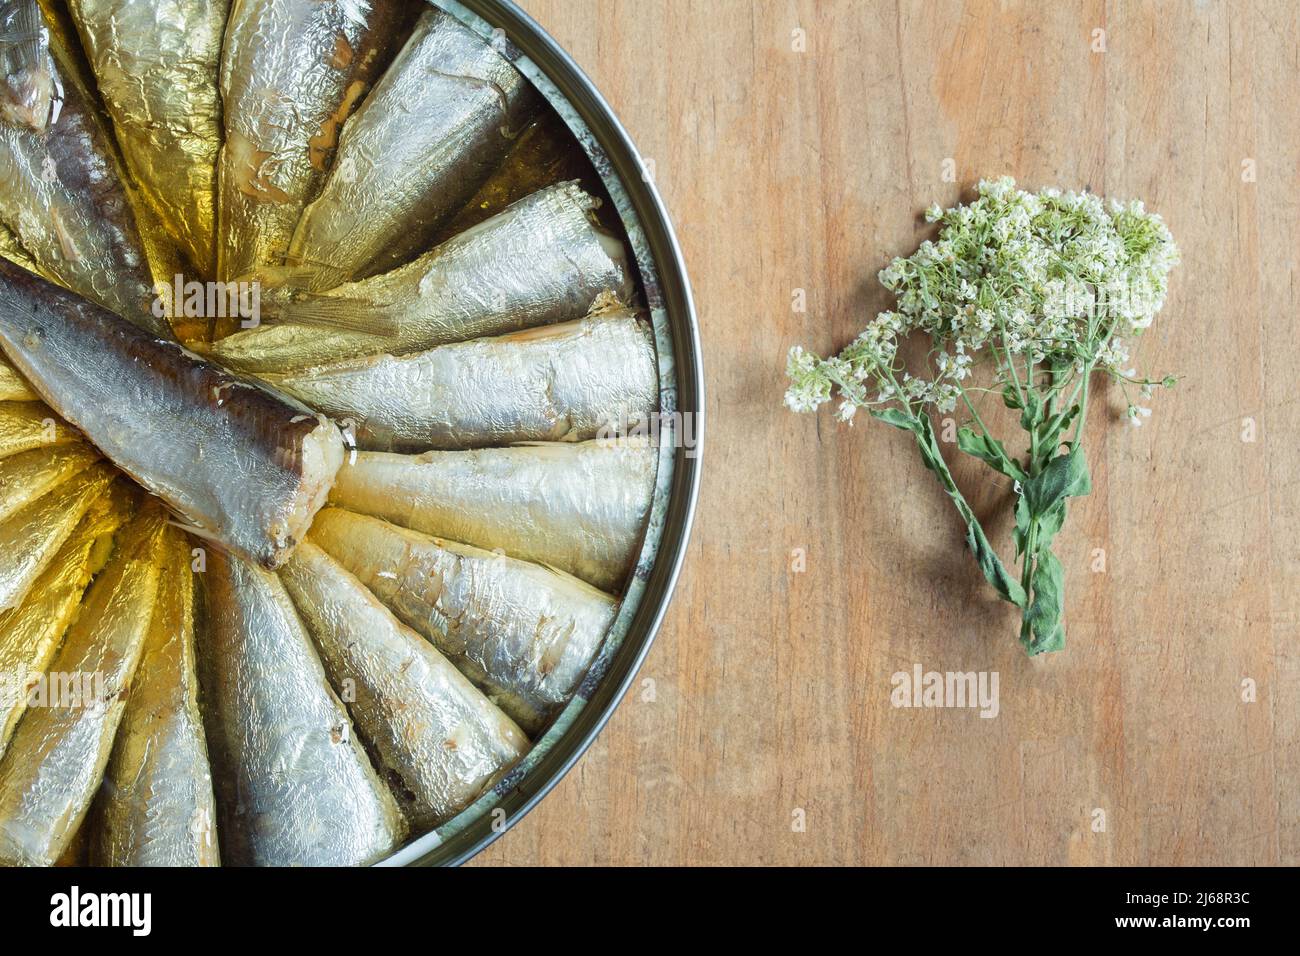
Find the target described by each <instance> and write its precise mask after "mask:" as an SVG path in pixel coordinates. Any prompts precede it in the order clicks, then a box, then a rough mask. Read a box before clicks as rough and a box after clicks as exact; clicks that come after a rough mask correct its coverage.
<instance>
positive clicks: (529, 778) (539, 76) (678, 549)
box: [382, 0, 704, 866]
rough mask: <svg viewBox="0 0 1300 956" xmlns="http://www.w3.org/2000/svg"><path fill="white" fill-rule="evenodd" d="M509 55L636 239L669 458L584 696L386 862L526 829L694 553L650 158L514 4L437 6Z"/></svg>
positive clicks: (640, 651)
mask: <svg viewBox="0 0 1300 956" xmlns="http://www.w3.org/2000/svg"><path fill="white" fill-rule="evenodd" d="M431 2H434V3H435V4H436V5H437V6H438V7H440V8H442V9H443V10H445V11H447V12H448V13H450V14H452V15H453V16H455V17H457V18H458V19H460V20H461V21H462V22H463V23H465V24H466V25H468V26H469V27H470V28H472V29H474V30H475V31H477V32H478V33H479V34H480V35H481V36H483V37H484V38H485V39H486V40H487V41H488V42H489V43H491V44H492V45H493V46H494V47H495V48H496V49H497V50H499V51H500V52H501V53H502V54H504V55H505V56H506V57H507V58H509V59H510V60H511V61H512V62H513V63H514V64H515V65H516V66H517V67H518V68H519V69H520V71H521V72H522V73H523V74H524V75H525V76H526V77H528V79H529V80H531V81H532V82H533V84H534V85H535V86H536V87H537V88H538V89H539V90H540V91H541V93H542V95H543V96H545V97H546V99H547V100H549V101H550V103H551V106H552V107H554V109H555V110H556V112H557V113H558V114H559V115H560V117H561V118H562V119H563V120H564V122H565V123H566V124H567V125H568V127H569V129H570V131H572V133H573V134H574V137H575V140H576V142H577V143H578V144H579V145H580V146H581V147H582V148H583V149H584V150H585V151H586V153H587V156H588V158H589V159H590V160H591V162H592V164H593V166H594V167H595V169H596V171H597V173H598V174H599V175H600V177H601V179H602V180H603V181H604V185H605V187H606V190H607V191H608V193H609V195H610V197H611V198H612V200H613V203H614V206H615V207H616V209H617V212H618V214H619V217H620V218H621V220H622V223H623V226H624V229H625V231H626V233H627V237H628V239H629V241H630V243H631V246H632V251H633V254H634V256H635V259H636V263H637V267H638V269H639V271H640V274H641V279H642V286H643V290H644V294H645V299H646V306H647V308H648V310H649V313H650V317H651V320H652V322H653V324H654V329H655V338H656V344H657V347H658V352H659V366H660V368H659V372H660V412H661V417H660V420H659V422H658V423H657V424H658V429H659V438H660V462H659V476H658V483H657V487H656V490H655V499H654V503H653V505H652V507H651V512H650V520H649V526H648V529H647V532H646V536H645V541H644V543H643V545H642V551H641V555H640V558H639V560H638V563H637V569H636V572H635V574H634V576H633V578H632V581H631V582H630V583H629V585H628V588H627V590H626V592H625V595H624V600H623V603H622V607H621V609H620V612H619V615H618V618H617V619H616V620H615V622H614V624H613V626H612V627H611V629H610V633H609V635H608V637H607V638H606V641H605V645H604V647H603V649H602V651H601V653H600V654H599V655H598V656H597V658H596V660H595V661H594V662H593V664H592V667H591V670H590V671H589V672H588V674H587V677H586V679H585V680H584V681H583V684H582V686H581V687H580V688H579V690H578V692H577V693H576V694H575V696H574V699H573V700H571V701H570V702H569V704H568V705H567V706H566V708H565V709H564V710H563V711H562V712H561V713H560V715H559V716H558V717H557V718H556V719H555V721H554V722H553V724H552V725H551V727H550V728H549V729H548V730H547V731H546V733H545V734H543V735H542V737H540V738H539V739H538V740H537V741H536V742H535V744H534V746H533V749H532V750H531V751H529V753H528V755H527V756H525V757H524V759H523V760H522V761H520V763H519V765H518V766H516V767H515V768H514V769H513V770H512V771H511V772H510V773H509V774H508V775H507V776H506V777H505V778H503V779H502V780H501V781H500V782H499V783H498V784H497V785H496V786H495V787H494V788H493V789H492V790H491V791H489V792H488V793H485V794H484V795H483V796H482V797H480V798H479V800H478V801H476V802H475V803H474V804H473V805H471V806H470V807H468V808H466V809H465V810H464V811H463V812H461V813H460V814H459V815H457V816H456V817H455V818H453V819H452V820H450V821H448V822H447V823H445V824H443V825H442V826H441V827H439V828H438V829H437V830H436V831H434V832H432V833H427V834H425V835H424V836H422V837H419V838H418V839H415V840H413V841H412V842H411V843H409V844H408V845H407V846H405V847H403V848H402V849H401V850H399V851H398V852H396V853H394V854H393V855H392V856H390V857H389V858H388V859H387V860H385V861H384V863H383V864H382V865H390V866H393V865H423V866H438V865H459V864H461V863H463V862H465V861H466V860H468V859H470V858H471V857H473V856H474V855H475V854H476V853H478V852H479V851H481V850H482V849H483V848H484V847H486V846H487V845H488V844H490V843H491V842H493V841H494V840H495V839H496V838H497V837H499V836H500V835H501V834H502V833H504V832H505V831H506V830H508V829H509V828H510V827H511V826H513V825H514V824H515V823H517V822H518V821H519V820H520V819H522V818H523V816H524V815H525V814H526V813H527V812H528V811H529V810H531V809H532V808H533V807H534V806H535V805H536V804H537V802H538V801H539V800H541V799H542V797H544V796H546V794H547V793H548V792H549V791H550V790H551V788H552V787H554V786H555V785H556V784H557V783H559V781H560V779H561V778H562V777H563V776H564V775H565V773H567V772H568V770H569V769H570V768H571V767H572V766H573V765H574V764H575V763H577V761H578V759H579V758H580V757H581V756H582V755H583V753H584V752H585V751H586V749H587V748H588V747H589V746H591V743H592V741H593V740H595V738H596V735H597V734H598V733H599V732H600V730H601V728H602V727H604V726H605V723H606V721H608V720H609V718H610V716H611V715H612V714H613V712H614V709H615V708H616V707H617V706H618V704H619V702H620V701H621V700H622V698H623V696H624V694H625V693H626V691H627V689H628V687H629V685H630V684H631V682H632V680H633V678H634V677H635V675H636V672H637V669H638V668H639V667H640V666H641V662H642V661H643V660H644V659H645V656H646V654H647V653H648V652H649V650H650V645H651V642H652V641H653V640H654V637H655V634H656V633H657V632H658V630H659V626H660V624H661V623H662V621H663V617H664V613H665V612H666V610H667V608H668V602H669V599H670V598H671V596H672V591H673V587H674V585H675V584H676V581H677V575H678V573H679V571H680V570H681V565H682V560H683V558H684V557H685V553H686V545H687V541H688V538H689V536H690V530H691V524H692V521H693V519H694V514H695V504H696V498H697V496H698V494H699V483H700V451H701V447H702V441H703V437H704V429H703V424H704V420H703V405H704V381H703V372H702V367H701V357H700V342H699V328H698V326H697V324H696V317H695V307H694V304H693V302H692V299H691V290H690V283H689V281H688V279H687V276H686V266H685V263H684V262H683V259H682V253H681V249H680V248H679V247H678V245H677V239H676V237H675V236H674V234H673V228H672V225H671V223H670V222H669V220H668V214H667V212H666V211H665V209H664V206H663V202H662V201H661V200H660V198H659V194H658V193H657V192H656V190H655V187H654V184H653V183H652V182H651V181H650V177H649V176H648V175H647V174H646V171H645V167H644V164H643V163H642V160H641V156H640V154H639V153H638V152H637V150H636V147H635V146H633V145H632V141H631V139H629V137H628V135H627V132H626V131H625V130H624V129H623V127H622V125H621V124H620V123H619V121H618V118H617V117H616V116H615V115H614V113H613V111H612V110H611V109H610V108H609V105H608V104H607V103H606V102H605V100H604V99H603V98H602V97H601V95H600V93H599V92H598V91H597V90H596V88H595V87H594V86H593V85H592V83H591V81H590V80H589V79H588V78H587V77H586V76H585V75H584V74H583V72H582V71H581V70H580V69H579V68H578V67H577V65H576V64H574V62H573V61H572V60H571V59H570V58H569V56H568V54H566V53H565V52H564V51H563V50H562V49H560V47H559V46H558V45H557V44H556V43H555V41H554V40H552V39H551V37H550V36H548V35H547V34H546V32H545V31H544V30H542V28H541V27H539V26H538V25H537V24H536V23H535V22H534V21H533V20H532V19H531V18H530V17H528V15H527V14H525V13H524V12H523V11H522V10H520V9H519V8H518V7H517V6H516V5H515V4H514V3H512V2H510V0H431Z"/></svg>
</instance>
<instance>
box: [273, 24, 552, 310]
mask: <svg viewBox="0 0 1300 956" xmlns="http://www.w3.org/2000/svg"><path fill="white" fill-rule="evenodd" d="M539 103H540V97H538V96H537V94H536V92H535V91H534V90H533V88H532V86H530V85H529V83H528V81H527V80H525V79H524V77H523V76H522V74H520V73H519V71H518V70H516V69H515V67H514V66H513V65H512V64H511V63H510V62H509V61H508V60H506V58H505V57H503V56H502V55H501V54H500V53H498V52H497V51H496V50H495V49H493V48H492V46H491V45H490V44H488V43H487V42H486V41H484V40H483V39H482V38H481V37H479V35H478V34H476V33H475V32H474V31H473V30H470V29H469V28H468V27H466V26H463V25H462V24H461V23H460V22H459V21H458V20H456V19H455V18H454V17H452V16H450V15H448V14H446V13H443V12H442V11H441V10H434V9H429V10H426V11H425V12H424V14H423V15H422V16H421V18H420V20H419V22H418V23H417V24H416V26H415V30H414V32H413V33H412V34H411V37H410V39H409V40H407V42H406V46H404V47H403V48H402V51H401V52H400V53H399V54H398V55H397V57H396V59H394V61H393V64H392V66H390V67H389V68H388V71H387V72H386V73H385V74H384V75H383V77H382V78H380V80H379V81H378V82H377V83H376V84H375V88H374V89H373V90H372V91H371V92H370V95H369V96H368V97H367V98H366V100H365V102H364V103H362V105H361V108H360V109H358V110H357V112H356V113H355V114H354V115H353V116H352V118H351V119H349V120H348V121H347V123H346V124H345V125H344V127H343V133H342V135H341V136H340V138H339V149H338V155H337V156H336V157H335V163H334V168H333V170H332V172H331V173H330V176H329V178H328V179H327V180H326V182H325V185H324V186H323V187H322V189H321V193H320V195H319V196H318V197H317V198H316V199H315V200H314V201H313V202H312V203H311V205H309V206H308V207H307V209H306V211H305V212H304V213H303V216H302V219H301V220H300V221H299V223H298V226H297V228H296V230H295V231H294V236H293V243H292V244H291V245H290V247H289V261H290V262H291V263H295V264H302V265H304V266H307V267H309V268H310V267H312V266H319V267H320V271H319V273H318V275H317V276H316V281H315V284H314V285H313V287H315V288H329V287H330V286H333V285H337V284H338V283H339V282H341V281H344V280H347V279H352V278H364V277H365V276H369V275H375V274H377V273H381V272H385V271H387V270H389V269H391V268H393V267H394V266H396V265H399V264H401V263H403V262H406V261H407V260H409V259H410V258H411V257H412V256H415V255H417V254H419V253H420V252H423V251H424V250H425V249H427V248H428V247H429V244H430V242H431V241H432V239H433V236H434V233H435V232H436V231H437V229H438V227H439V226H441V225H442V224H443V223H444V222H445V221H446V220H448V219H450V218H451V217H452V216H453V215H455V214H456V213H457V212H458V211H459V210H460V208H461V207H462V206H464V205H465V203H466V202H468V201H469V199H470V197H471V196H473V195H474V193H475V191H476V190H477V189H478V187H479V186H481V185H482V184H483V182H484V180H486V179H487V178H488V175H489V174H490V173H491V172H492V170H493V169H495V168H496V167H497V166H498V165H499V164H500V163H501V160H502V159H503V158H504V157H505V155H506V152H507V151H508V150H509V148H510V146H511V144H512V143H513V142H514V140H515V138H516V137H517V136H518V135H519V134H520V133H521V132H522V131H523V128H524V127H525V126H526V125H527V123H528V121H529V120H530V119H531V118H532V116H533V114H534V113H535V111H536V109H537V107H538V105H539Z"/></svg>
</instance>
